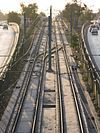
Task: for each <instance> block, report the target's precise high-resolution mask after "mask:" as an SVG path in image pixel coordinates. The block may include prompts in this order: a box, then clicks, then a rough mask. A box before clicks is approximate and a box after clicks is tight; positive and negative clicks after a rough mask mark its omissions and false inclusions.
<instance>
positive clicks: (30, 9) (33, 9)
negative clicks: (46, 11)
mask: <svg viewBox="0 0 100 133" xmlns="http://www.w3.org/2000/svg"><path fill="white" fill-rule="evenodd" d="M21 8H22V14H24V13H25V15H26V17H27V18H29V19H30V20H33V19H34V18H35V17H36V16H37V10H38V6H37V5H36V3H33V4H29V5H28V6H25V5H24V4H23V3H22V4H21Z"/></svg>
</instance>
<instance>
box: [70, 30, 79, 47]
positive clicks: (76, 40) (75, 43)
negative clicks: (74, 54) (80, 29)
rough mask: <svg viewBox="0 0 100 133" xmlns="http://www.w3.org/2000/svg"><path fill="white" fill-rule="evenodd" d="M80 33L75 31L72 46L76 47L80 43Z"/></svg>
mask: <svg viewBox="0 0 100 133" xmlns="http://www.w3.org/2000/svg"><path fill="white" fill-rule="evenodd" d="M78 38H79V37H78V34H76V33H74V34H73V35H72V37H71V47H73V48H76V47H77V46H78V44H79V39H78Z"/></svg>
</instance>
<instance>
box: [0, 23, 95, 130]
mask: <svg viewBox="0 0 100 133" xmlns="http://www.w3.org/2000/svg"><path fill="white" fill-rule="evenodd" d="M46 24H47V23H46ZM53 27H54V28H53V29H52V31H53V32H52V46H51V48H52V49H51V54H52V56H51V57H52V58H51V64H52V71H51V72H50V71H48V66H49V60H48V29H47V27H46V26H45V24H44V26H42V27H41V28H40V31H39V32H38V35H37V38H36V39H35V40H34V42H32V43H33V46H32V48H31V50H30V54H29V57H28V59H27V63H26V66H25V68H24V70H23V72H22V74H21V76H20V79H19V80H18V83H17V85H16V88H15V92H14V94H13V95H12V100H15V103H14V104H13V108H12V110H10V106H12V104H10V106H8V108H7V114H9V112H10V111H11V113H10V116H9V121H8V122H7V124H5V123H6V121H5V122H4V120H5V118H6V117H7V115H6V116H4V119H3V122H1V123H0V133H15V132H16V133H19V132H21V133H25V132H28V133H56V132H57V133H67V132H68V133H92V132H93V133H96V132H95V129H96V127H95V124H94V123H93V121H92V120H91V118H90V117H89V115H88V117H87V116H86V112H88V111H87V110H86V106H85V104H84V100H82V99H81V96H80V91H79V89H80V88H81V86H80V83H79V79H78V77H77V71H76V70H73V69H75V68H73V69H72V66H71V64H72V63H73V62H74V60H73V58H72V57H69V55H70V54H71V51H70V47H69V45H68V43H67V40H66V37H65V34H64V31H63V27H62V24H61V22H58V21H56V22H55V23H54V24H53ZM74 63H75V62H74ZM82 95H83V94H82ZM85 101H86V100H85ZM88 114H89V112H88ZM88 119H89V122H90V121H91V122H92V124H88V121H87V120H88ZM3 124H4V125H3ZM89 126H90V127H89ZM92 127H93V128H92ZM90 128H91V129H90Z"/></svg>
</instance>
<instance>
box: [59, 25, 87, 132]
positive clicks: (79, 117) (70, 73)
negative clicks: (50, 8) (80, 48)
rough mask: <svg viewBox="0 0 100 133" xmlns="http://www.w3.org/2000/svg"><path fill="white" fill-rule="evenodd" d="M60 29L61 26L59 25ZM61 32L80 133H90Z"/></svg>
mask: <svg viewBox="0 0 100 133" xmlns="http://www.w3.org/2000/svg"><path fill="white" fill-rule="evenodd" d="M58 28H59V24H58ZM59 32H60V38H61V41H62V44H63V52H64V56H65V63H66V69H67V70H68V74H69V77H70V78H69V81H70V85H71V89H72V92H73V96H74V101H75V106H76V112H77V115H78V120H79V127H80V132H81V133H84V131H85V132H86V131H87V133H88V129H87V124H86V119H85V118H84V117H82V114H81V113H80V107H79V106H81V104H79V97H77V96H78V94H77V93H78V92H77V93H76V90H75V83H74V81H73V75H72V70H71V67H70V64H69V57H68V55H67V51H66V48H65V44H64V40H63V36H62V32H61V30H60V28H59ZM81 107H82V106H81ZM81 110H83V109H82V108H81ZM83 119H84V121H85V122H84V123H85V126H86V129H84V126H83Z"/></svg>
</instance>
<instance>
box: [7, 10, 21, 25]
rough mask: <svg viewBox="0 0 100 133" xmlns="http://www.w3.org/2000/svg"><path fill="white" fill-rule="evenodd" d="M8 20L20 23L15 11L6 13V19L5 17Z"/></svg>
mask: <svg viewBox="0 0 100 133" xmlns="http://www.w3.org/2000/svg"><path fill="white" fill-rule="evenodd" d="M7 21H8V22H16V23H17V24H20V21H21V19H20V17H19V14H18V13H16V12H10V13H9V14H8V19H7Z"/></svg>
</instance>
